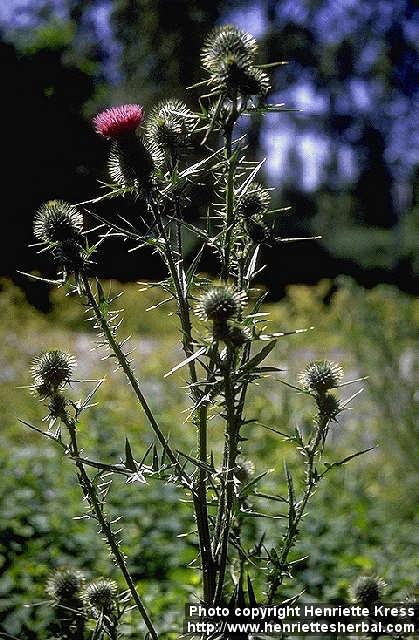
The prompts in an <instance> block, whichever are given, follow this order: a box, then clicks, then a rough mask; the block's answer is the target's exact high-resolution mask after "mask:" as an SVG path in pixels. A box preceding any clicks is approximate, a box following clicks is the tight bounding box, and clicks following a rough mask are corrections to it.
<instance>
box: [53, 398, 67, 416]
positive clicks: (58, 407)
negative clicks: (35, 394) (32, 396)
mask: <svg viewBox="0 0 419 640" xmlns="http://www.w3.org/2000/svg"><path fill="white" fill-rule="evenodd" d="M67 404H68V401H67V398H66V397H65V396H64V395H63V394H62V393H54V394H53V395H52V396H51V398H50V401H49V403H48V414H49V416H50V417H51V418H63V417H65V416H66V409H67Z"/></svg>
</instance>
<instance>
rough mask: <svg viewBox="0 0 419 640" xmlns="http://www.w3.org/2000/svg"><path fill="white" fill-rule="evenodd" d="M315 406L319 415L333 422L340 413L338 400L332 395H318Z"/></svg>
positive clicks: (340, 408)
mask: <svg viewBox="0 0 419 640" xmlns="http://www.w3.org/2000/svg"><path fill="white" fill-rule="evenodd" d="M316 404H317V408H318V410H319V414H320V415H321V416H322V417H324V418H328V419H329V420H334V419H335V418H336V417H337V416H338V415H339V413H340V412H341V411H342V406H341V404H340V402H339V399H338V398H337V397H336V396H335V394H334V393H326V394H323V393H322V394H320V395H317V396H316Z"/></svg>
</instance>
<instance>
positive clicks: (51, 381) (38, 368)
mask: <svg viewBox="0 0 419 640" xmlns="http://www.w3.org/2000/svg"><path fill="white" fill-rule="evenodd" d="M75 364H76V359H75V358H74V356H72V355H70V354H69V353H66V352H64V351H58V350H54V351H45V352H44V353H41V354H39V355H38V356H36V357H35V358H34V360H33V362H32V367H31V371H32V376H33V378H34V382H35V386H36V387H39V388H40V389H42V392H43V393H44V392H45V395H51V392H55V391H57V390H58V389H60V388H62V387H63V386H64V385H65V384H68V383H69V382H70V379H71V374H72V372H73V368H74V366H75Z"/></svg>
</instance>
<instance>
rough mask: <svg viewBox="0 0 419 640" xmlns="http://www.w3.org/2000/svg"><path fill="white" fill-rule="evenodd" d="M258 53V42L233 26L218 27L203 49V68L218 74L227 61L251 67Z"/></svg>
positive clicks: (210, 35)
mask: <svg viewBox="0 0 419 640" xmlns="http://www.w3.org/2000/svg"><path fill="white" fill-rule="evenodd" d="M256 52H257V44H256V40H255V39H254V37H253V36H252V35H250V34H249V33H245V32H244V31H241V30H240V29H237V28H236V27H233V26H232V25H224V26H222V27H217V28H216V29H214V30H213V31H211V33H210V34H209V36H208V37H207V39H206V40H205V42H204V45H203V47H202V52H201V62H202V66H203V67H204V69H206V71H208V72H209V73H214V72H217V70H218V69H219V67H220V64H221V63H223V62H225V61H226V60H227V59H230V60H236V61H238V60H239V61H240V63H241V66H247V67H248V66H250V65H251V64H252V63H253V62H254V59H255V56H256Z"/></svg>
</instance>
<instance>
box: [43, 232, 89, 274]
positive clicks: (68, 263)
mask: <svg viewBox="0 0 419 640" xmlns="http://www.w3.org/2000/svg"><path fill="white" fill-rule="evenodd" d="M52 253H53V256H54V260H55V262H56V263H57V265H58V266H59V267H61V268H63V269H65V270H66V271H74V272H75V273H79V272H80V271H83V270H84V269H85V268H86V267H87V266H88V264H89V262H90V261H89V259H88V257H87V253H86V250H85V248H84V247H83V246H82V244H80V242H78V241H77V240H74V239H69V240H62V241H61V242H58V243H57V245H56V246H54V248H53V251H52Z"/></svg>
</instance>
